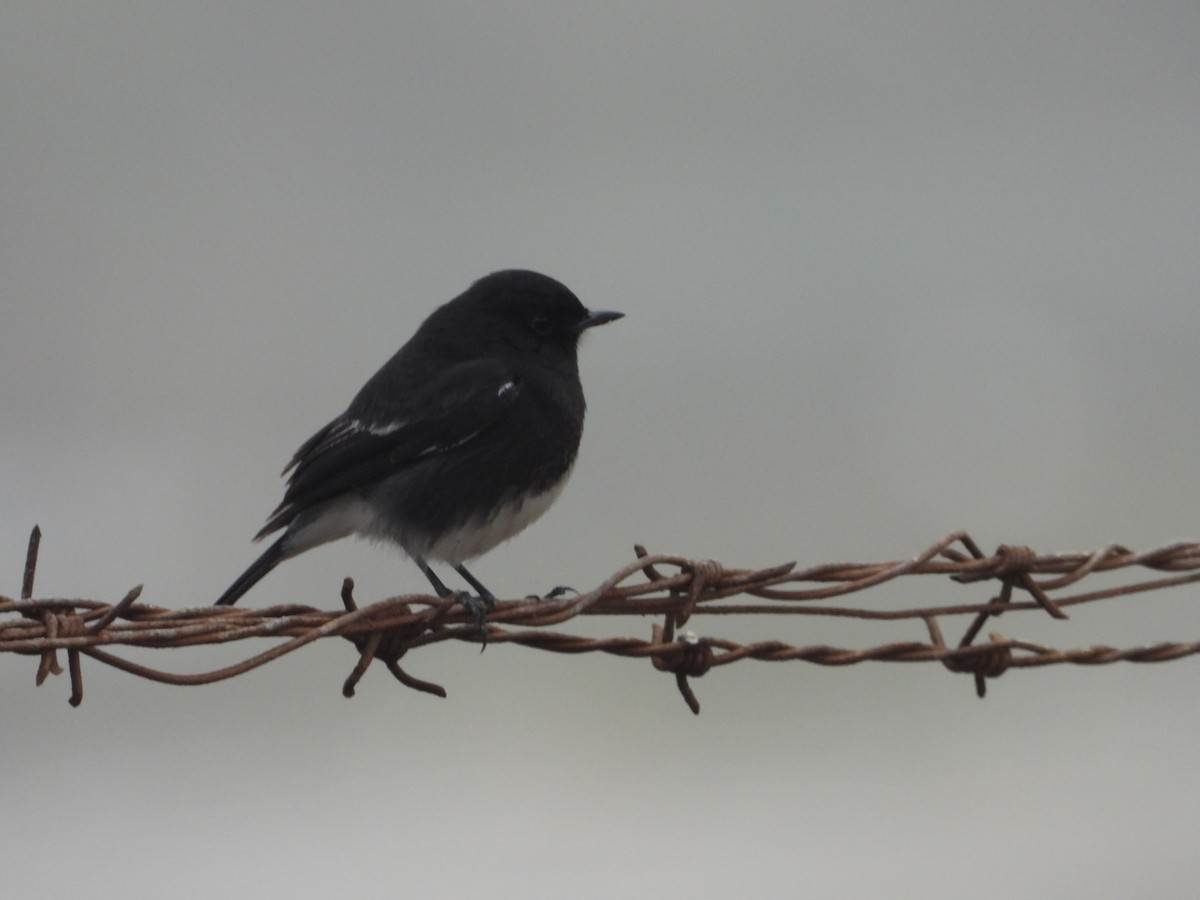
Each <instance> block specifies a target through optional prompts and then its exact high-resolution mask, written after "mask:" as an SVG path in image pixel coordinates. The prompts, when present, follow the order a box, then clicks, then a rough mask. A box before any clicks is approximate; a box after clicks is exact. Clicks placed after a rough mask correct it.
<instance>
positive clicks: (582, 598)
mask: <svg viewBox="0 0 1200 900" xmlns="http://www.w3.org/2000/svg"><path fill="white" fill-rule="evenodd" d="M40 541H41V531H40V529H38V528H37V527H35V528H34V529H33V532H32V534H31V535H30V539H29V546H28V550H27V553H26V562H25V572H24V578H23V582H22V587H21V597H20V599H19V600H14V599H12V598H9V597H4V596H0V652H12V653H21V654H29V655H36V656H38V657H39V659H40V661H39V664H38V670H37V677H36V683H37V684H38V685H41V684H42V683H43V682H44V681H45V680H46V678H47V677H48V676H49V675H51V674H56V675H57V674H61V673H62V671H63V669H62V667H61V666H60V664H59V661H58V652H59V651H65V652H66V654H67V668H68V671H69V673H70V680H71V696H70V703H71V705H72V706H78V705H79V703H81V702H82V700H83V674H82V666H81V657H82V656H88V657H90V658H91V659H94V660H96V661H98V662H101V663H104V664H106V665H109V666H113V667H114V668H117V669H120V670H122V671H125V672H128V673H130V674H133V675H137V676H140V677H142V678H148V679H151V680H153V681H158V682H162V683H165V684H177V685H199V684H210V683H212V682H216V681H221V680H224V679H226V678H233V677H234V676H237V675H241V674H243V673H245V672H249V671H251V670H253V669H256V668H258V667H259V666H262V665H265V664H266V663H268V662H271V661H272V660H275V659H278V658H279V657H281V656H284V655H286V654H288V653H291V652H293V651H295V650H298V649H299V648H301V647H303V646H305V645H307V644H310V643H312V642H313V641H315V640H318V639H321V638H327V637H342V638H346V639H347V640H349V641H351V642H352V643H353V644H354V645H355V647H356V648H357V649H358V653H359V658H358V662H357V664H356V665H355V666H354V668H353V670H352V671H351V673H350V675H349V677H348V678H347V679H346V681H345V683H344V684H343V687H342V692H343V694H344V695H345V696H347V697H352V696H354V692H355V688H356V686H357V684H358V682H359V680H360V679H361V678H362V677H363V675H364V674H365V673H366V671H367V668H368V667H369V666H370V664H371V663H372V662H373V661H374V660H379V661H380V662H382V663H383V664H384V665H385V666H386V667H387V668H388V670H389V671H390V672H391V673H392V674H393V675H394V676H395V677H396V678H397V679H398V680H399V681H400V682H401V683H402V684H404V685H405V686H407V687H410V688H413V689H414V690H418V691H423V692H426V693H430V694H436V695H437V696H440V697H445V696H446V692H445V690H444V689H443V688H442V687H441V686H440V685H437V684H433V683H431V682H428V681H423V680H421V679H419V678H416V677H414V676H412V675H410V674H409V673H408V672H406V671H405V670H404V669H402V668H401V667H400V664H399V661H400V659H401V658H402V657H403V656H404V655H405V654H407V653H408V652H409V651H410V650H414V649H417V648H419V647H423V646H427V645H429V644H434V643H439V642H441V641H447V640H459V641H468V642H477V643H481V644H482V645H484V646H486V645H487V644H488V643H492V644H497V643H510V644H517V645H519V646H523V647H532V648H535V649H538V650H547V651H551V652H555V653H592V652H600V653H607V654H610V655H613V656H621V657H627V658H633V659H649V660H650V661H651V662H652V663H653V665H654V667H655V668H656V669H658V670H659V671H662V672H668V673H672V674H674V675H675V680H676V684H677V687H678V689H679V692H680V694H681V695H682V696H683V698H684V700H685V701H686V702H687V704H688V706H689V707H690V708H691V710H692V712H694V713H699V711H700V704H699V701H698V700H697V699H696V696H695V693H694V692H693V690H692V687H691V685H690V683H689V679H691V678H697V677H700V676H702V675H704V674H705V673H707V672H708V671H710V670H711V669H712V668H713V667H714V666H722V665H728V664H730V663H733V662H737V661H738V660H741V659H757V660H766V661H772V662H779V661H787V660H804V661H806V662H811V663H817V664H818V665H825V666H845V665H852V664H855V663H860V662H866V661H869V660H870V661H882V662H937V663H941V664H942V665H943V666H944V667H945V668H947V669H948V670H949V671H951V672H954V673H961V674H970V675H972V676H973V677H974V680H975V685H976V693H977V694H978V696H980V697H983V696H984V695H985V693H986V687H987V679H989V678H998V677H999V676H1000V675H1002V674H1004V672H1006V671H1007V670H1008V669H1012V668H1029V667H1037V666H1047V665H1053V664H1061V663H1073V664H1078V665H1104V664H1108V663H1114V662H1118V661H1127V662H1167V661H1170V660H1175V659H1181V658H1183V657H1185V656H1192V655H1195V654H1197V653H1200V641H1197V642H1190V643H1174V642H1168V643H1157V644H1152V645H1146V646H1139V647H1132V648H1127V649H1118V648H1115V647H1108V646H1088V647H1082V648H1078V649H1072V650H1058V649H1054V648H1051V647H1047V646H1043V645H1042V644H1039V643H1035V642H1032V641H1027V640H1020V639H1014V638H1008V637H1005V636H1003V635H1001V634H999V633H995V632H993V633H990V634H989V635H988V637H987V640H986V641H984V642H981V643H975V641H976V639H977V638H978V637H979V635H980V632H981V631H982V630H983V627H984V625H985V624H986V623H987V622H988V621H989V620H990V619H992V618H994V617H996V616H998V615H1000V614H1001V613H1011V612H1019V611H1032V610H1038V611H1040V612H1042V613H1044V614H1047V615H1049V616H1051V617H1053V618H1055V619H1066V618H1067V613H1066V612H1065V611H1064V610H1065V609H1067V608H1069V607H1072V606H1076V605H1080V604H1084V603H1092V602H1096V601H1099V600H1109V599H1114V598H1118V597H1126V596H1130V595H1133V594H1137V593H1143V592H1146V591H1158V590H1164V589H1166V588H1169V587H1176V586H1179V585H1184V584H1189V583H1193V582H1197V581H1200V544H1195V543H1175V544H1169V545H1167V546H1164V547H1159V548H1157V549H1155V550H1149V551H1145V552H1142V553H1135V552H1133V551H1132V550H1128V549H1126V548H1125V547H1122V546H1120V545H1116V544H1110V545H1109V546H1107V547H1104V548H1102V549H1100V550H1097V551H1095V552H1093V553H1057V554H1037V553H1035V552H1034V551H1033V550H1032V549H1030V548H1028V547H1021V546H1013V545H1007V544H1006V545H1001V546H1000V547H998V548H997V549H996V551H995V552H994V553H992V554H991V555H986V554H984V553H983V552H982V551H981V550H980V549H979V547H978V546H977V545H976V544H975V542H974V541H973V540H972V539H971V537H970V536H969V535H968V534H967V533H966V532H964V531H955V532H952V533H950V534H947V535H946V536H944V537H942V538H941V539H940V540H938V541H936V542H935V543H933V544H931V545H930V546H929V547H927V548H926V549H925V550H924V551H922V552H921V553H920V554H918V555H917V556H915V557H913V558H912V559H909V560H902V561H898V562H880V563H826V564H822V565H817V566H812V567H810V568H807V569H802V570H797V569H796V564H795V563H790V562H789V563H783V564H781V565H777V566H771V567H768V568H765V569H735V568H727V567H725V566H723V565H722V564H720V563H718V562H716V561H714V560H708V559H705V560H694V559H689V558H687V557H683V556H676V555H672V554H665V553H659V554H651V553H648V552H647V551H646V549H645V548H644V547H642V546H640V545H638V546H635V548H634V550H635V557H636V558H635V559H634V560H632V561H631V562H629V563H627V564H625V565H623V566H621V567H620V568H619V569H617V571H616V572H614V573H613V574H612V575H611V576H609V577H608V578H607V579H605V581H603V582H602V583H601V584H600V585H599V586H597V587H596V588H595V589H593V590H591V591H588V592H587V593H583V594H578V595H576V596H571V597H562V596H558V597H550V598H526V599H524V600H506V601H497V602H496V604H495V607H494V608H493V609H492V610H491V611H490V612H489V613H488V614H487V618H486V622H485V623H484V624H483V626H482V627H481V626H479V625H478V624H477V623H476V622H475V620H474V619H473V618H472V616H471V614H470V613H468V612H467V611H466V610H464V609H463V608H462V607H461V606H460V605H459V604H458V603H457V601H456V599H455V598H454V597H448V598H439V597H434V596H428V595H424V594H412V595H404V596H396V597H389V598H387V599H384V600H380V601H378V602H375V603H372V604H370V605H369V606H364V607H359V606H358V605H357V603H356V602H355V600H354V593H353V592H354V582H353V581H352V580H351V579H349V578H347V579H345V581H344V582H343V584H342V591H341V596H342V601H343V606H344V609H343V610H339V611H326V610H320V609H316V608H313V607H309V606H301V605H293V604H289V605H283V606H273V607H269V608H266V609H242V608H234V607H201V608H192V609H164V608H161V607H156V606H148V605H146V604H142V603H139V602H138V599H139V597H140V595H141V590H142V589H141V586H140V585H139V586H137V587H135V588H133V589H132V590H130V591H129V592H128V593H127V594H126V595H125V597H124V598H123V599H121V600H120V601H118V602H117V603H105V602H102V601H95V600H71V599H57V598H41V599H35V598H34V597H33V586H34V578H35V573H36V569H37V558H38V548H39V545H40ZM1136 569H1148V570H1152V571H1154V572H1159V573H1172V574H1166V575H1162V576H1159V577H1154V578H1142V579H1140V580H1138V579H1136V578H1135V579H1134V580H1131V581H1129V582H1127V583H1124V584H1120V585H1116V586H1112V587H1107V588H1104V589H1098V590H1092V591H1085V592H1081V593H1074V594H1066V595H1060V594H1059V592H1062V591H1064V590H1065V589H1067V588H1070V587H1072V586H1073V585H1076V584H1077V583H1078V582H1080V581H1082V580H1083V579H1084V578H1087V577H1088V576H1092V575H1095V574H1098V573H1102V572H1115V571H1118V570H1136ZM637 576H640V580H632V579H635V577H637ZM910 576H941V577H942V578H948V579H949V580H950V581H952V582H954V583H957V584H959V585H971V584H975V583H977V582H984V581H994V582H996V583H997V584H998V586H999V589H998V592H997V593H996V594H995V595H994V596H992V597H990V598H989V599H988V600H986V601H984V602H974V603H960V604H946V605H941V606H925V607H918V608H911V609H897V610H880V609H868V608H861V607H850V606H832V605H830V606H825V605H820V606H818V605H816V603H817V602H819V601H825V600H831V599H833V598H838V597H845V596H847V595H850V594H854V593H857V592H859V591H864V590H867V589H869V588H874V587H878V586H880V585H883V584H885V583H887V582H890V581H893V580H895V579H898V578H901V577H910ZM1035 576H1039V577H1037V578H1035ZM797 585H815V586H809V587H804V588H800V587H796V586H797ZM1016 592H1020V593H1019V594H1017V593H1016ZM1051 594H1055V596H1054V597H1053V598H1052V597H1051ZM1021 597H1027V598H1028V599H1020V598H1021ZM734 598H736V599H735V600H734V602H731V603H720V602H718V601H722V600H731V599H734ZM746 598H756V599H757V600H765V601H769V602H767V603H761V602H752V601H749V600H747V599H746ZM581 615H588V616H646V615H657V616H662V617H663V622H662V624H655V625H653V626H652V628H651V637H650V639H649V640H642V639H638V638H632V637H611V638H590V637H582V636H579V635H572V634H566V633H563V632H561V631H558V630H551V628H552V626H557V625H561V624H562V623H564V622H567V621H569V620H571V619H573V618H575V617H576V616H581ZM700 615H712V616H729V615H771V616H786V615H805V616H827V617H840V618H853V619H867V620H884V621H893V620H904V619H920V620H921V621H922V623H923V625H924V628H925V632H926V634H927V636H928V640H923V641H922V640H909V641H900V642H894V643H888V644H883V645H880V646H876V647H870V648H865V649H852V648H844V647H831V646H828V645H812V646H805V647H797V646H792V645H790V644H787V643H784V642H782V641H779V640H766V641H758V642H755V643H749V644H743V643H737V642H735V641H730V640H725V639H723V638H719V637H713V636H703V637H701V636H698V635H697V634H695V633H693V632H691V631H687V632H681V631H680V629H682V628H683V626H684V625H685V624H687V623H688V622H689V621H690V620H691V619H692V617H693V616H700ZM958 616H971V617H972V620H971V622H970V624H969V625H968V626H967V628H966V630H965V631H964V633H963V636H962V638H961V639H960V640H959V642H958V643H957V645H955V646H953V647H952V646H949V645H948V644H947V643H946V641H945V639H944V637H943V633H942V625H941V622H942V620H944V619H949V618H951V617H958ZM249 638H276V639H281V642H280V643H277V644H275V645H274V646H272V647H271V648H270V649H268V650H265V651H263V652H261V653H258V654H255V655H254V656H251V657H249V658H247V659H244V660H242V661H241V662H237V663H234V664H232V665H228V666H224V667H222V668H219V669H214V670H212V671H209V672H202V673H198V674H191V675H185V674H176V673H172V672H166V671H162V670H159V669H154V668H151V667H148V666H145V665H141V664H139V663H135V662H132V661H130V660H128V659H125V658H123V657H120V656H116V655H114V654H112V653H110V652H109V651H108V650H104V649H101V648H102V647H111V646H126V647H154V648H160V649H167V648H179V647H193V646H197V645H201V644H223V643H230V642H233V641H241V640H246V639H249Z"/></svg>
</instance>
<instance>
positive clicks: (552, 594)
mask: <svg viewBox="0 0 1200 900" xmlns="http://www.w3.org/2000/svg"><path fill="white" fill-rule="evenodd" d="M563 594H576V595H578V594H579V591H577V590H575V588H573V587H567V586H566V585H564V584H560V585H558V586H557V587H552V588H550V590H548V591H547V592H546V593H544V594H541V595H538V594H526V595H525V599H526V600H555V599H557V598H559V597H561V596H562V595H563Z"/></svg>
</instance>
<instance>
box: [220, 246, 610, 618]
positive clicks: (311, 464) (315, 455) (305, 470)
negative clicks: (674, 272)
mask: <svg viewBox="0 0 1200 900" xmlns="http://www.w3.org/2000/svg"><path fill="white" fill-rule="evenodd" d="M622 315H623V314H622V313H619V312H603V311H597V312H590V311H588V310H587V309H586V308H585V307H584V305H583V304H582V303H580V302H579V299H578V298H577V297H576V296H575V295H574V294H573V293H571V291H570V290H568V289H567V288H566V287H565V286H564V285H562V284H560V283H559V282H557V281H555V280H554V279H553V278H548V277H547V276H545V275H540V274H538V273H537V272H530V271H525V270H517V269H514V270H508V271H503V272H494V273H493V274H491V275H488V276H486V277H484V278H481V279H479V281H476V282H475V283H474V284H473V285H471V287H470V288H468V289H467V291H466V292H464V293H463V294H461V295H459V296H458V297H456V298H455V299H453V300H451V301H450V302H449V303H447V304H445V305H444V306H442V307H440V308H439V309H437V310H435V311H434V312H433V313H432V314H431V315H430V316H429V318H427V319H426V320H425V321H424V323H422V325H421V327H420V328H418V329H417V331H416V333H415V334H414V335H413V336H412V338H410V339H409V341H408V343H406V344H405V345H404V346H403V347H401V348H400V350H399V351H397V353H396V355H395V356H393V357H392V358H391V359H390V360H388V361H387V363H385V364H384V366H383V368H381V369H380V370H379V371H378V372H376V373H375V374H374V375H373V376H372V377H371V379H370V380H369V381H368V382H367V383H366V384H365V385H363V388H362V390H360V391H359V392H358V395H357V396H356V397H355V398H354V400H353V401H352V402H351V403H350V406H349V408H347V410H346V411H345V412H344V413H342V414H341V415H340V416H338V417H337V418H336V419H334V420H333V421H332V422H330V423H329V424H328V425H326V426H325V427H324V428H322V429H321V430H320V431H318V432H317V433H316V434H314V435H313V436H312V437H311V438H309V439H308V440H307V441H305V442H304V444H303V446H301V447H300V449H299V450H297V451H296V455H295V456H293V457H292V461H291V462H290V463H288V465H287V467H286V468H285V469H284V470H283V472H284V474H287V473H288V472H289V471H290V472H291V477H290V478H289V479H288V482H287V490H286V492H285V493H284V496H283V502H282V503H280V504H279V506H278V507H277V508H276V509H275V511H274V512H273V513H272V514H271V517H270V518H269V519H268V520H267V524H266V525H265V526H264V527H263V529H262V530H261V531H260V532H259V533H258V534H257V535H255V538H254V539H255V540H256V541H257V540H260V539H261V538H263V537H265V536H267V535H268V534H271V533H273V532H275V531H279V530H280V529H284V532H283V535H282V536H281V537H280V538H279V539H278V540H276V541H275V543H273V544H272V545H271V546H270V547H269V548H267V550H266V552H265V553H263V554H262V556H260V557H259V558H258V559H257V560H255V561H254V563H253V564H252V565H251V566H250V568H248V569H247V570H246V571H245V572H243V573H242V575H241V576H240V577H239V578H238V579H237V581H235V582H234V583H233V584H231V585H230V586H229V589H228V590H226V591H225V593H224V594H222V595H221V597H220V599H219V600H217V605H229V604H233V603H236V602H237V600H238V598H239V597H241V596H242V594H244V593H246V591H248V590H250V588H251V587H253V586H254V584H255V583H256V582H258V580H259V579H260V578H262V577H263V576H264V575H266V574H267V573H268V572H270V571H271V570H272V569H273V568H275V566H277V565H279V563H281V562H283V560H285V559H288V558H290V557H293V556H296V555H297V554H299V553H303V552H304V551H305V550H309V549H311V548H313V547H316V546H318V545H320V544H324V543H326V542H327V541H333V540H337V539H338V538H342V537H346V536H347V535H350V534H359V535H363V536H365V537H368V538H373V539H376V540H384V541H391V542H394V543H396V544H399V545H400V547H401V548H403V550H404V551H405V552H406V553H407V554H408V555H409V556H410V557H412V559H413V560H414V561H415V562H416V564H417V565H418V566H420V568H421V571H422V572H424V573H425V576H426V577H427V578H428V579H429V581H430V583H431V584H432V585H433V589H434V590H435V591H437V593H438V596H441V597H447V596H450V595H451V594H452V593H454V592H452V591H451V590H450V589H449V588H447V587H446V585H445V584H443V583H442V581H441V579H440V578H438V576H437V575H436V574H434V572H433V570H432V569H431V568H430V567H429V563H430V561H437V562H444V563H448V564H449V565H451V566H453V567H454V569H455V570H456V571H457V572H458V574H459V575H461V576H462V577H463V578H464V579H466V581H467V582H468V583H469V584H470V585H471V587H472V588H474V589H475V591H477V592H478V598H476V597H473V596H472V595H470V594H468V593H467V592H462V593H460V594H459V595H458V597H459V600H460V602H462V603H463V605H464V606H466V607H467V608H468V609H470V610H471V611H472V612H473V613H474V615H475V616H476V618H477V620H478V621H479V622H480V623H481V625H482V616H483V607H484V606H490V605H491V604H492V602H493V601H494V599H495V598H494V597H493V595H492V593H491V592H490V591H489V590H488V589H487V588H485V587H484V586H483V585H482V584H481V583H480V582H479V581H478V580H477V579H476V578H475V577H474V576H473V575H472V574H471V573H470V572H468V571H467V569H466V567H465V566H464V565H463V563H464V562H465V561H467V560H470V559H474V558H475V557H477V556H479V555H481V554H483V553H486V552H487V551H488V550H491V549H492V548H493V547H495V546H496V545H497V544H499V543H501V542H502V541H506V540H508V539H509V538H511V537H512V536H513V535H515V534H517V533H518V532H519V531H521V530H522V529H524V528H525V527H526V526H527V525H529V524H530V523H531V522H533V521H534V520H535V519H536V518H537V517H538V516H540V515H541V514H542V513H544V512H545V511H546V509H547V508H549V506H550V504H551V503H553V502H554V500H555V498H556V497H557V496H558V494H559V492H560V491H561V490H562V487H563V485H564V484H565V483H566V480H567V476H568V475H570V473H571V467H572V465H573V464H574V462H575V453H576V451H577V450H578V449H579V439H580V436H581V435H582V433H583V415H584V409H585V404H584V399H583V387H582V385H581V384H580V383H579V364H578V360H577V357H576V349H577V346H578V342H579V336H580V335H581V334H582V333H583V332H584V331H585V330H586V329H588V328H591V327H592V326H594V325H603V324H604V323H605V322H611V321H613V320H614V319H619V318H621V316H622Z"/></svg>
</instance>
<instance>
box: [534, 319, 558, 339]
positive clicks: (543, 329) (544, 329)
mask: <svg viewBox="0 0 1200 900" xmlns="http://www.w3.org/2000/svg"><path fill="white" fill-rule="evenodd" d="M529 330H530V331H532V332H533V333H534V334H536V335H537V336H538V337H547V336H549V334H550V332H551V331H553V330H554V323H553V322H551V321H550V317H549V316H534V317H533V318H532V319H530V320H529Z"/></svg>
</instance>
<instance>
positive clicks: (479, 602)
mask: <svg viewBox="0 0 1200 900" xmlns="http://www.w3.org/2000/svg"><path fill="white" fill-rule="evenodd" d="M457 599H458V605H459V606H461V607H462V608H463V609H465V610H466V611H467V612H469V613H470V614H471V616H472V618H474V619H475V626H476V627H477V628H478V629H479V636H480V637H481V638H482V639H483V646H484V647H486V646H487V619H486V617H487V614H488V613H489V612H491V610H492V607H493V606H495V604H496V601H495V600H494V599H493V598H492V597H483V596H476V595H475V594H471V593H468V592H467V591H459V593H458V598H457Z"/></svg>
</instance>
